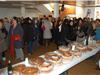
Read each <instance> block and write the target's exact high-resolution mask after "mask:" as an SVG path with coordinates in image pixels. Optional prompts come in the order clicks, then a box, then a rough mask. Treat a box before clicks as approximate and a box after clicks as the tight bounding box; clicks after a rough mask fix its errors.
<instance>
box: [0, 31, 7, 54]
mask: <svg viewBox="0 0 100 75" xmlns="http://www.w3.org/2000/svg"><path fill="white" fill-rule="evenodd" d="M0 41H1V44H0V53H2V52H4V51H6V50H7V48H8V41H7V39H5V34H4V33H2V31H1V30H0Z"/></svg>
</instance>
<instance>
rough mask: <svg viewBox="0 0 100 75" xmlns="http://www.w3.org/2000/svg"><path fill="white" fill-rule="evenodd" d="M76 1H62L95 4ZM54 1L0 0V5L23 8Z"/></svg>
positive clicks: (86, 3)
mask: <svg viewBox="0 0 100 75" xmlns="http://www.w3.org/2000/svg"><path fill="white" fill-rule="evenodd" d="M77 1H78V2H76V1H75V0H70V1H69V0H67V1H64V4H68V5H77V6H95V1H94V0H77ZM52 2H55V1H52V0H45V1H44V0H43V1H42V0H41V1H40V0H24V1H22V0H21V1H20V0H13V1H11V0H6V1H4V0H0V7H8V8H12V7H13V8H19V7H21V6H25V8H35V7H36V6H37V5H40V4H46V3H52ZM56 2H59V3H63V0H60V1H59V0H58V1H57V0H56Z"/></svg>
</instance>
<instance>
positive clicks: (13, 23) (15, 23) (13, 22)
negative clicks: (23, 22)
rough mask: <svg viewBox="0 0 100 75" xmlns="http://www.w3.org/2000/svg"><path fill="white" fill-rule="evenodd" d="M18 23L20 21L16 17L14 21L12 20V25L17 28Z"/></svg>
mask: <svg viewBox="0 0 100 75" xmlns="http://www.w3.org/2000/svg"><path fill="white" fill-rule="evenodd" d="M17 22H18V19H17V18H16V17H14V18H13V19H12V20H11V25H12V26H14V27H16V26H17Z"/></svg>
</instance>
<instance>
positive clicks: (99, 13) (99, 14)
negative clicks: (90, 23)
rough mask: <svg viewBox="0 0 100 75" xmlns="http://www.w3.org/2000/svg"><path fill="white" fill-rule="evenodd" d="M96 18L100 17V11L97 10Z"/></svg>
mask: <svg viewBox="0 0 100 75" xmlns="http://www.w3.org/2000/svg"><path fill="white" fill-rule="evenodd" d="M96 19H100V11H96Z"/></svg>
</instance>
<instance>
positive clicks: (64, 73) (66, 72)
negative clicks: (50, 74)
mask: <svg viewBox="0 0 100 75" xmlns="http://www.w3.org/2000/svg"><path fill="white" fill-rule="evenodd" d="M60 75H68V70H67V71H65V72H63V73H62V74H60Z"/></svg>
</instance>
